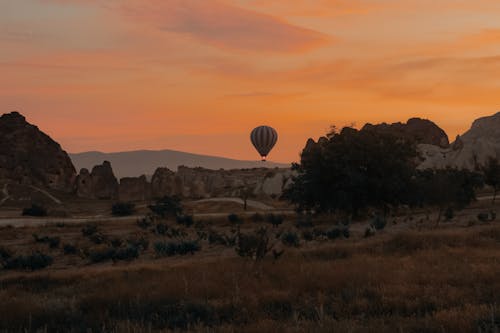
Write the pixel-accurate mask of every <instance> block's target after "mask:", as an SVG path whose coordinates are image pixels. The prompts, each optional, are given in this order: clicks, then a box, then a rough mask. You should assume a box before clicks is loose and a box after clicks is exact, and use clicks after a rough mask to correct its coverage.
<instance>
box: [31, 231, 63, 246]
mask: <svg viewBox="0 0 500 333" xmlns="http://www.w3.org/2000/svg"><path fill="white" fill-rule="evenodd" d="M33 238H34V239H35V242H37V243H46V244H49V247H50V248H51V249H55V248H58V247H59V244H60V243H61V239H60V238H59V237H49V236H42V237H40V236H38V235H37V234H33Z"/></svg>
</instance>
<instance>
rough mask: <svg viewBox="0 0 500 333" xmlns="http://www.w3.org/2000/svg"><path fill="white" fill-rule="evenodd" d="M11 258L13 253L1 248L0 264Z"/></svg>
mask: <svg viewBox="0 0 500 333" xmlns="http://www.w3.org/2000/svg"><path fill="white" fill-rule="evenodd" d="M11 257H12V252H11V251H10V250H9V249H7V248H5V247H3V246H0V262H3V261H4V260H7V259H9V258H11Z"/></svg>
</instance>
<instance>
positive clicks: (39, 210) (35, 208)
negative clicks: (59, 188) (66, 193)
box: [23, 204, 47, 217]
mask: <svg viewBox="0 0 500 333" xmlns="http://www.w3.org/2000/svg"><path fill="white" fill-rule="evenodd" d="M23 216H35V217H44V216H47V208H45V207H43V206H41V205H38V204H32V205H31V207H28V208H24V209H23Z"/></svg>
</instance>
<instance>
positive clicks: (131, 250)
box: [112, 245, 139, 261]
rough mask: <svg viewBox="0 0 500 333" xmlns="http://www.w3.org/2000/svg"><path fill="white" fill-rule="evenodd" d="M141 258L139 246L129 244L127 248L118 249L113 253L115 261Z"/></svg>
mask: <svg viewBox="0 0 500 333" xmlns="http://www.w3.org/2000/svg"><path fill="white" fill-rule="evenodd" d="M137 258H139V248H137V247H135V246H133V245H129V246H127V247H125V248H120V249H117V250H116V251H115V253H114V255H113V258H112V259H113V261H116V260H127V261H130V260H134V259H137Z"/></svg>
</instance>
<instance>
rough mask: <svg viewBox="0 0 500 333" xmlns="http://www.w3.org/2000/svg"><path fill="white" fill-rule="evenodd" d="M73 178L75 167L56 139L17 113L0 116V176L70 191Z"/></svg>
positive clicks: (22, 182)
mask: <svg viewBox="0 0 500 333" xmlns="http://www.w3.org/2000/svg"><path fill="white" fill-rule="evenodd" d="M75 178H76V171H75V168H74V166H73V164H72V162H71V160H70V158H69V156H68V154H67V153H66V152H65V151H64V150H62V148H61V146H60V145H59V144H58V143H57V142H55V141H54V140H52V139H51V138H50V137H49V136H48V135H46V134H45V133H43V132H42V131H40V130H39V129H38V127H36V126H34V125H31V124H29V123H28V122H27V121H26V119H25V118H24V117H23V116H22V115H21V114H19V113H18V112H12V113H7V114H4V115H2V116H1V117H0V179H3V180H6V181H8V182H10V183H13V184H22V185H33V186H38V187H42V188H47V189H54V190H59V191H64V192H72V191H73V190H74V184H75Z"/></svg>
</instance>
